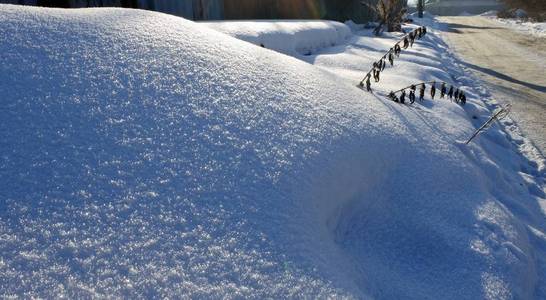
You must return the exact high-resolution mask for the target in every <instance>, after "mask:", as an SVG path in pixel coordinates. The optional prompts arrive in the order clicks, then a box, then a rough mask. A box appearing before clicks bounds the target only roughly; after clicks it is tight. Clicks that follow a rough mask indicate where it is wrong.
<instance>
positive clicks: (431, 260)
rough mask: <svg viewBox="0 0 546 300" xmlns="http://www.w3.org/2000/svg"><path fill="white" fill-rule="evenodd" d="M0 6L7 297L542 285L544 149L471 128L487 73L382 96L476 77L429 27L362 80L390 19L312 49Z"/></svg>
mask: <svg viewBox="0 0 546 300" xmlns="http://www.w3.org/2000/svg"><path fill="white" fill-rule="evenodd" d="M428 22H430V24H428V25H433V24H432V22H433V21H432V20H430V21H428ZM0 23H1V24H2V26H1V27H0V53H2V56H0V99H1V101H2V105H1V106H0V107H1V108H0V110H1V114H2V118H0V149H1V153H0V208H1V209H0V297H10V296H22V297H45V298H52V297H60V296H67V297H70V298H82V297H126V298H135V297H146V298H159V297H161V298H164V297H170V298H176V297H177V296H180V295H184V296H186V297H200V298H211V297H213V298H219V297H226V296H227V297H229V298H241V297H252V298H264V297H273V298H294V297H298V298H299V297H313V298H314V297H321V298H326V297H349V298H378V299H400V298H404V299H423V298H434V299H438V298H441V299H477V298H486V299H510V298H517V299H531V298H537V299H538V298H541V297H544V296H545V295H546V291H545V282H544V281H545V278H546V276H544V275H545V272H544V270H545V269H546V267H545V266H546V261H545V257H546V255H545V254H546V234H545V233H546V225H545V213H546V204H545V203H546V200H545V198H546V196H545V194H544V188H543V183H544V181H543V179H544V167H543V162H542V161H539V160H538V159H536V160H530V159H528V158H527V157H528V156H527V157H526V156H521V155H516V154H515V152H514V150H518V151H522V147H525V145H527V143H525V138H524V137H518V136H517V135H515V134H514V133H513V132H508V131H507V130H506V129H504V128H503V127H500V126H498V125H495V126H494V127H493V128H492V129H490V130H489V131H488V132H487V133H486V134H484V135H482V136H480V138H479V139H478V140H477V142H476V143H473V144H471V145H469V146H463V145H461V143H460V142H458V140H461V139H464V138H465V137H468V136H469V135H470V134H471V133H472V131H473V130H474V128H475V127H477V126H479V125H480V124H481V123H483V122H484V120H486V119H487V117H488V115H489V114H490V113H491V111H490V109H489V108H490V105H492V104H489V103H487V102H485V103H484V102H481V101H478V98H482V97H483V98H486V97H487V92H486V91H483V90H480V89H477V88H475V87H473V86H470V85H469V86H466V88H467V89H468V95H469V96H470V103H469V104H467V106H466V107H464V108H463V107H460V106H458V105H455V104H453V103H450V102H448V101H427V102H425V103H423V104H421V105H415V106H414V107H409V106H401V105H398V104H396V103H393V102H388V101H384V100H383V98H382V95H384V93H385V92H387V91H388V90H389V89H393V88H394V87H400V86H405V85H407V84H408V83H411V82H414V81H419V80H430V79H438V80H447V81H451V80H454V81H457V82H460V83H461V84H463V85H465V84H469V83H470V82H472V80H471V78H469V77H467V76H466V75H465V73H464V72H463V71H464V70H460V69H456V67H457V65H456V60H454V59H453V58H452V57H451V56H450V55H449V52H448V49H446V48H445V47H446V46H445V44H444V43H443V42H442V40H441V39H440V38H439V37H438V36H436V35H435V34H434V31H432V30H431V33H430V34H429V35H427V37H426V38H425V39H424V40H422V41H419V42H417V43H416V46H414V48H413V49H412V50H410V51H407V52H404V54H402V57H401V59H400V60H398V61H397V62H396V65H395V67H394V68H393V69H388V70H386V71H385V72H384V75H383V81H382V83H381V85H380V86H378V87H376V86H374V88H377V90H376V93H375V94H368V93H365V92H363V91H362V90H360V89H358V88H356V87H355V85H356V83H357V82H358V81H359V80H360V79H361V78H360V76H362V75H363V74H364V73H365V72H367V71H368V68H369V66H370V65H371V62H373V60H374V59H377V57H380V56H381V55H382V52H383V51H385V50H387V49H388V48H390V47H391V46H392V43H393V40H394V38H396V37H397V35H392V36H390V37H383V38H378V37H373V36H371V35H370V32H369V31H361V32H357V33H355V35H354V36H352V37H350V39H349V42H348V43H346V44H343V45H338V46H335V47H330V48H327V49H323V50H319V51H318V53H316V54H313V55H310V56H305V57H303V59H305V61H302V60H299V59H296V58H293V57H289V56H286V55H283V54H279V53H277V52H274V51H270V50H268V49H263V48H261V47H257V46H255V45H252V44H250V43H246V42H244V41H240V40H237V39H234V38H232V37H229V36H227V35H224V34H222V33H218V32H215V31H213V30H211V29H209V28H207V26H205V25H203V24H199V23H194V22H190V21H187V20H184V19H180V18H177V17H173V16H168V15H164V14H160V13H153V12H146V11H138V10H124V9H81V10H60V9H43V8H29V7H19V6H12V5H0ZM296 24H297V23H295V26H296ZM307 25H308V24H307ZM297 26H299V25H297ZM279 35H280V34H279ZM295 56H297V57H299V58H300V59H301V58H302V56H301V55H300V54H299V53H298V54H295ZM446 70H448V71H450V73H451V74H448V73H446ZM507 122H508V121H507ZM504 125H505V126H510V124H509V123H506V122H505V123H504ZM514 130H517V128H515V129H514ZM529 151H530V152H532V150H529ZM541 205H542V206H541ZM541 208H542V211H541Z"/></svg>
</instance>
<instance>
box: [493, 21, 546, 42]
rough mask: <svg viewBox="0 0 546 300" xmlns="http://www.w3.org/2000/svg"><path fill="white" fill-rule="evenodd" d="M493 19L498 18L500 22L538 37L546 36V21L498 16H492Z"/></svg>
mask: <svg viewBox="0 0 546 300" xmlns="http://www.w3.org/2000/svg"><path fill="white" fill-rule="evenodd" d="M492 19H494V20H497V21H498V22H500V23H502V24H504V25H507V26H508V27H510V28H512V29H514V30H517V31H520V32H524V33H527V34H531V35H535V36H538V37H546V22H532V21H526V20H524V19H506V18H497V17H492Z"/></svg>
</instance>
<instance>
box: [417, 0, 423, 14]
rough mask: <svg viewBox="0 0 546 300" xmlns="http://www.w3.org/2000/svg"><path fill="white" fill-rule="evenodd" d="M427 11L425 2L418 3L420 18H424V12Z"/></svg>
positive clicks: (421, 0)
mask: <svg viewBox="0 0 546 300" xmlns="http://www.w3.org/2000/svg"><path fill="white" fill-rule="evenodd" d="M424 10H425V0H418V1H417V11H418V16H419V18H422V17H423V11H424Z"/></svg>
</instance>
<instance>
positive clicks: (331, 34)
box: [200, 20, 351, 56]
mask: <svg viewBox="0 0 546 300" xmlns="http://www.w3.org/2000/svg"><path fill="white" fill-rule="evenodd" d="M200 24H203V25H205V26H207V27H209V28H212V29H214V30H217V31H220V32H222V33H226V34H228V35H231V36H233V37H235V38H238V39H241V40H244V41H247V42H250V43H253V44H255V45H258V46H262V47H265V48H268V49H273V50H275V51H278V52H281V53H285V54H289V55H292V56H297V55H309V54H311V53H313V52H316V51H317V50H320V49H323V48H328V47H332V46H335V45H339V44H343V43H345V41H346V40H347V38H349V37H350V36H351V29H350V28H349V27H348V26H347V25H345V24H343V23H339V22H335V21H317V20H309V21H302V20H282V21H271V20H267V21H261V20H254V21H252V20H251V21H229V22H224V21H217V22H200Z"/></svg>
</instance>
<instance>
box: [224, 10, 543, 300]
mask: <svg viewBox="0 0 546 300" xmlns="http://www.w3.org/2000/svg"><path fill="white" fill-rule="evenodd" d="M415 19H416V20H417V22H418V23H419V25H425V26H427V27H428V28H430V31H431V33H432V34H430V35H427V37H426V38H425V39H423V40H421V41H418V42H416V43H415V45H414V46H413V47H412V48H410V49H408V50H407V51H406V50H405V51H403V52H402V55H401V57H400V58H399V59H397V60H396V62H395V66H394V67H393V68H390V67H387V69H386V70H385V71H384V72H383V74H382V79H381V82H380V83H379V84H376V85H374V86H373V88H374V89H375V92H374V97H376V99H377V101H379V102H383V104H384V105H385V106H387V107H393V106H396V107H400V105H399V104H398V103H393V102H391V101H389V100H386V99H387V94H388V92H389V91H392V90H398V89H400V88H403V87H406V86H409V85H411V84H414V83H418V82H428V81H436V82H438V83H440V82H446V83H448V84H449V85H455V86H457V87H460V88H461V89H463V90H464V91H465V92H466V93H467V95H469V103H468V104H467V105H466V106H464V107H461V106H459V105H457V104H455V103H453V102H451V101H449V100H445V99H444V100H434V101H430V96H428V99H429V100H426V101H425V102H424V103H418V102H416V103H415V104H414V105H413V106H407V107H405V108H402V109H408V110H410V111H412V115H411V116H410V117H408V116H406V117H407V118H409V119H408V121H409V123H418V122H425V124H427V126H429V127H430V128H431V129H433V131H435V134H437V135H439V136H443V137H446V138H447V139H448V140H451V141H452V142H453V143H454V144H457V145H458V147H459V148H460V150H461V151H462V152H463V153H465V155H466V156H467V157H468V159H470V160H471V161H473V162H474V164H475V165H476V166H477V167H479V168H480V169H481V170H482V171H481V172H483V175H484V176H483V180H484V182H486V184H487V185H488V186H489V187H490V189H491V190H490V193H491V195H492V196H493V197H495V198H497V199H499V200H500V202H499V203H500V205H501V207H502V208H499V207H496V208H495V206H496V205H498V204H492V203H490V204H487V205H486V207H484V208H483V209H484V212H485V211H486V212H487V213H484V216H483V218H484V220H487V221H486V222H485V224H488V225H485V224H482V225H476V226H477V228H479V229H478V230H479V231H480V234H481V235H482V237H483V238H484V240H483V241H475V245H473V246H472V247H473V248H474V249H476V251H484V252H485V253H488V255H493V256H498V255H502V254H500V253H495V251H493V249H494V248H495V247H497V246H496V245H497V244H498V243H500V241H499V240H498V239H497V238H496V237H495V235H496V233H494V232H495V231H496V230H493V231H491V229H490V228H488V226H489V225H491V224H494V223H497V222H498V221H500V219H498V220H495V218H496V217H495V216H494V215H493V214H495V213H496V212H500V211H501V210H506V212H507V213H508V214H510V215H512V216H515V217H517V218H518V220H519V221H518V222H517V223H518V225H517V226H521V227H522V228H525V229H524V230H525V231H526V232H528V233H529V235H530V236H531V238H530V245H529V249H533V248H534V249H537V250H538V251H539V252H542V251H544V250H545V249H546V248H545V247H544V245H545V243H546V240H545V239H544V235H543V234H542V233H541V231H540V230H539V231H537V230H536V227H535V226H537V225H536V223H535V221H536V220H540V219H541V218H542V221H539V223H541V224H543V225H544V222H543V221H544V217H545V216H546V194H545V192H546V189H545V184H546V162H545V159H544V157H543V156H542V155H541V154H540V152H539V151H538V150H537V149H536V148H535V147H534V146H533V144H532V142H531V141H530V140H529V139H528V138H527V137H525V136H523V135H522V134H521V132H520V130H519V128H518V127H517V126H516V125H515V123H514V122H513V121H512V120H511V119H510V118H509V117H507V118H504V119H503V120H502V121H500V122H496V123H495V124H494V125H493V126H492V128H490V129H489V130H488V131H487V132H485V133H483V134H481V135H480V136H479V137H478V138H477V139H476V140H475V141H474V142H473V143H471V144H470V145H468V146H466V145H464V144H463V141H465V140H466V139H467V138H469V137H470V136H471V134H472V133H473V131H474V130H475V129H476V128H478V127H480V126H481V125H482V124H483V123H484V122H485V121H487V120H488V118H489V117H490V116H491V115H492V114H493V112H494V111H496V110H497V109H499V104H498V103H497V102H496V101H495V100H494V99H492V98H491V94H490V93H489V92H488V91H487V90H486V89H485V88H483V87H482V86H483V85H482V84H481V83H480V82H479V81H477V80H476V78H474V77H473V75H472V74H471V71H470V70H468V69H466V68H465V67H463V65H462V64H461V63H460V62H459V60H458V58H457V57H456V56H455V55H454V54H453V53H452V51H451V50H450V49H449V47H448V45H447V44H446V43H445V42H444V41H443V39H442V37H441V32H442V31H443V30H445V28H442V27H441V26H442V24H440V23H438V22H437V21H436V20H435V19H434V18H431V17H430V16H428V18H425V19H422V20H418V19H417V18H415ZM417 27H418V25H417V24H414V25H407V26H405V27H404V28H405V30H406V31H408V32H409V31H411V30H413V29H415V28H417ZM231 30H232V32H231V34H233V36H234V37H236V36H237V34H234V33H236V32H237V31H238V30H237V29H236V28H231ZM246 30H248V28H247V29H246ZM400 37H401V34H399V33H393V34H388V33H387V34H384V36H382V37H375V36H373V35H372V33H371V31H370V30H360V31H358V30H356V31H354V32H353V36H352V37H351V38H349V39H348V41H347V43H346V44H342V45H337V46H333V47H329V48H325V49H321V50H318V51H317V52H316V53H313V54H311V55H307V56H300V55H295V57H297V58H299V59H302V60H304V61H307V62H308V63H310V64H313V65H315V66H317V67H319V68H321V69H324V70H327V71H328V72H331V73H333V74H336V75H337V76H340V77H342V78H344V79H345V80H347V82H349V83H352V84H356V83H358V82H359V81H360V80H362V77H363V75H364V74H366V73H367V72H368V70H369V68H370V67H371V65H372V64H373V63H374V62H375V61H377V60H378V59H379V58H380V57H381V56H382V55H383V54H384V53H385V52H386V51H387V50H388V49H389V48H390V47H392V46H393V45H394V43H395V42H396V41H397V40H398V39H399V38H400ZM273 48H275V47H273ZM363 93H365V92H363ZM453 180H457V179H455V178H454V179H453ZM514 184H516V185H519V186H520V187H523V189H521V190H520V191H519V192H518V193H517V196H516V195H514V194H511V192H509V191H510V190H511V189H512V188H511V187H510V186H513V185H514ZM490 205H491V206H490ZM522 206H525V207H527V209H526V210H524V211H526V212H523V211H520V207H522ZM495 211H496V212H495ZM528 211H533V213H534V214H537V217H533V218H530V219H529V217H528V215H527V214H528ZM354 218H359V217H358V216H357V215H354V214H353V213H347V212H346V215H343V214H341V215H340V216H338V219H339V220H351V219H354ZM537 218H538V219H537ZM533 220H534V221H533ZM344 222H345V223H344ZM344 222H342V224H345V225H341V226H340V228H337V232H338V234H340V235H341V236H338V240H340V241H342V244H344V245H345V246H346V247H347V249H349V250H348V251H350V252H351V253H354V255H355V256H357V254H356V253H358V252H359V251H365V250H366V249H367V248H366V246H365V245H363V243H364V242H363V241H362V239H361V236H360V235H361V234H360V233H358V232H355V231H353V230H355V229H354V228H353V229H349V228H346V227H344V226H354V225H351V224H352V223H351V222H348V221H344ZM543 225H541V226H543ZM361 230H365V229H363V228H362V229H361ZM355 241H358V242H355ZM369 242H371V241H369ZM518 251H519V250H518ZM539 261H540V262H539V263H538V265H537V266H536V268H537V269H538V272H539V274H541V275H539V276H538V278H540V279H539V283H537V286H539V287H544V286H546V280H545V278H546V276H545V275H546V261H544V260H542V259H540V260H539ZM533 268H535V267H533ZM482 279H483V280H484V282H485V284H486V285H489V286H491V290H490V291H489V294H488V295H487V297H486V298H495V299H497V298H498V299H502V298H504V297H506V296H507V295H508V294H509V292H508V290H503V288H500V287H501V286H502V283H501V282H502V280H501V279H500V278H497V277H495V276H492V277H488V276H485V277H484V278H482ZM525 280H526V281H527V282H530V281H532V280H531V279H529V278H526V279H525ZM538 290H540V288H539V289H538ZM544 292H545V291H544V290H542V291H538V292H536V293H538V294H544Z"/></svg>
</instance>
